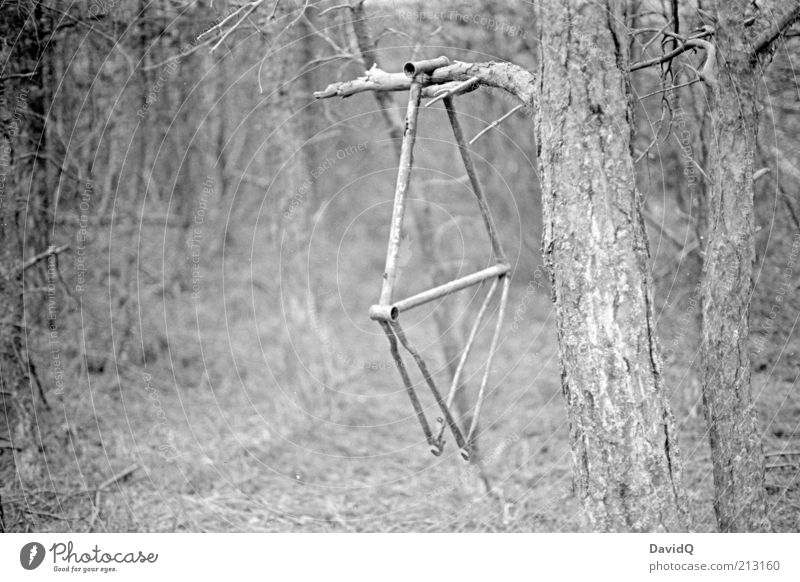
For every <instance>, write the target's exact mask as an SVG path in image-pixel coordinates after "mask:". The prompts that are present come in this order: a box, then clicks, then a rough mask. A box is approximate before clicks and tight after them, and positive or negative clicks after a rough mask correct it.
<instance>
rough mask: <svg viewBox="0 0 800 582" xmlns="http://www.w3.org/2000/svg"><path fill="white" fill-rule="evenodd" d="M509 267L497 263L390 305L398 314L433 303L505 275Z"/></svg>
mask: <svg viewBox="0 0 800 582" xmlns="http://www.w3.org/2000/svg"><path fill="white" fill-rule="evenodd" d="M509 269H510V267H509V266H508V265H504V264H502V263H499V264H497V265H494V266H492V267H489V268H487V269H483V270H482V271H478V272H477V273H473V274H471V275H467V276H466V277H461V278H460V279H456V280H455V281H450V282H449V283H445V284H444V285H439V286H438V287H434V288H433V289H428V290H427V291H423V292H422V293H417V294H416V295H412V296H411V297H409V298H407V299H403V300H401V301H397V302H396V303H394V304H393V305H392V307H394V308H395V309H397V313H398V314H400V313H402V312H403V311H408V310H409V309H412V308H414V307H417V306H419V305H422V304H424V303H428V302H430V301H434V300H436V299H439V298H440V297H444V296H445V295H450V294H451V293H455V292H456V291H461V290H462V289H466V288H467V287H471V286H472V285H477V284H478V283H480V282H481V281H485V280H486V279H491V278H492V277H499V276H500V275H505V274H506V273H508V271H509Z"/></svg>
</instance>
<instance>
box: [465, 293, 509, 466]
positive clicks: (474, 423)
mask: <svg viewBox="0 0 800 582" xmlns="http://www.w3.org/2000/svg"><path fill="white" fill-rule="evenodd" d="M510 282H511V278H510V277H504V278H503V291H502V294H501V295H500V309H499V310H498V313H497V324H496V325H495V328H494V335H493V336H492V343H491V345H490V346H489V355H488V356H487V357H486V370H484V372H483V379H482V380H481V387H480V389H479V390H478V399H477V401H476V402H475V412H474V413H473V414H472V423H470V427H469V432H468V433H467V443H469V444H471V443H472V439H473V438H474V437H475V431H476V429H477V428H478V417H479V416H480V413H481V407H482V406H483V398H484V396H485V393H486V385H487V384H488V383H489V373H490V372H491V370H492V361H493V360H494V354H495V352H496V351H497V342H498V341H499V340H500V329H501V328H502V327H503V319H504V318H505V315H506V304H507V303H508V287H509V284H510ZM466 452H467V455H469V451H466ZM461 456H462V457H463V456H464V454H463V452H462V455H461ZM468 458H469V457H468V456H467V457H465V459H464V460H467V459H468Z"/></svg>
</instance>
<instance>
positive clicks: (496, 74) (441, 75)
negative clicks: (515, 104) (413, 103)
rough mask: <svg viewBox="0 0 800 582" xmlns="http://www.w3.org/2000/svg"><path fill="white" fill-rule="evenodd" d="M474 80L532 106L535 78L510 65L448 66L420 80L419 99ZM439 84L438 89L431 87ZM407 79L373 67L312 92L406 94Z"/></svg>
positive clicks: (329, 94)
mask: <svg viewBox="0 0 800 582" xmlns="http://www.w3.org/2000/svg"><path fill="white" fill-rule="evenodd" d="M472 77H475V78H476V79H477V81H475V86H479V85H484V86H487V87H495V88H498V89H503V90H504V91H507V92H509V93H511V94H512V95H514V96H515V97H517V98H518V99H519V100H520V101H522V102H523V104H525V105H532V104H533V101H534V95H535V93H536V84H535V77H534V75H533V74H532V73H530V72H529V71H526V70H525V69H523V68H522V67H520V66H519V65H514V64H512V63H497V62H493V61H492V62H488V63H464V62H461V61H454V62H453V63H451V64H450V65H447V66H445V67H440V68H438V69H436V70H435V71H433V73H431V75H429V76H426V77H425V79H424V80H423V85H424V86H423V96H426V97H435V96H436V94H438V93H439V92H440V91H442V90H443V89H445V87H444V86H443V85H444V84H446V83H453V87H456V86H457V85H458V84H461V83H463V82H464V81H466V80H468V79H471V78H472ZM435 85H439V86H438V87H433V88H432V86H435ZM410 87H411V78H409V77H407V76H406V75H405V73H387V72H385V71H383V70H381V69H379V68H378V67H376V66H373V67H372V68H371V69H370V70H369V71H367V72H366V74H365V75H364V76H363V77H359V78H357V79H353V80H352V81H339V82H336V83H331V84H330V85H328V86H327V87H326V88H325V89H324V90H322V91H317V92H315V93H314V97H315V98H316V99H327V98H330V97H350V96H351V95H355V94H356V93H363V92H365V91H375V92H386V91H408V90H409V88H410Z"/></svg>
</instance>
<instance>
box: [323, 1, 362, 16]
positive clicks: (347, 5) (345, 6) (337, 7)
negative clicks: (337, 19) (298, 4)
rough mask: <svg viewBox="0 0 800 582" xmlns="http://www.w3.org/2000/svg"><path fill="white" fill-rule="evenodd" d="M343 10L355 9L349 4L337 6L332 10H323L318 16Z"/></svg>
mask: <svg viewBox="0 0 800 582" xmlns="http://www.w3.org/2000/svg"><path fill="white" fill-rule="evenodd" d="M341 8H349V9H350V10H352V9H353V7H352V6H350V4H349V3H345V4H337V5H336V6H331V7H330V8H326V9H325V10H322V11H321V12H319V14H317V16H325V15H326V14H327V13H328V12H333V11H334V10H339V9H341Z"/></svg>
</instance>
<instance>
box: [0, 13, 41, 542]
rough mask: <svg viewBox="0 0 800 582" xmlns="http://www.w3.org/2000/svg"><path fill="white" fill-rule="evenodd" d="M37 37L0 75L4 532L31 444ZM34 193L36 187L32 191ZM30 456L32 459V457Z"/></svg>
mask: <svg viewBox="0 0 800 582" xmlns="http://www.w3.org/2000/svg"><path fill="white" fill-rule="evenodd" d="M24 19H25V14H24V13H23V11H19V12H18V11H17V9H16V8H11V7H8V8H2V9H0V37H2V38H18V37H19V38H23V39H24V38H25V37H24V35H25V34H30V32H27V33H22V36H20V30H21V29H22V28H23V26H24V25H25V20H24ZM31 36H33V35H31ZM35 42H36V39H35V37H33V38H31V39H30V42H26V41H24V40H21V41H20V42H17V43H14V44H5V45H4V46H0V62H1V63H4V64H5V67H4V69H3V72H2V76H4V77H6V78H5V79H3V80H0V532H4V531H6V530H7V529H8V528H9V527H10V526H11V524H10V523H9V522H10V521H11V520H10V516H9V515H8V514H7V513H6V512H5V511H4V506H3V499H2V495H3V493H5V492H8V491H9V490H11V488H13V487H16V486H17V484H18V483H19V481H20V477H19V471H18V469H19V468H21V467H23V466H24V465H23V463H20V462H19V455H20V454H23V453H25V454H27V453H30V451H31V449H32V447H31V446H30V445H31V440H32V434H33V433H32V430H33V422H32V420H31V419H32V414H31V411H32V408H33V395H32V390H31V389H30V386H29V384H28V381H27V374H26V368H25V361H24V360H23V356H22V354H23V341H22V340H23V337H22V334H23V330H24V329H25V328H24V326H23V323H24V305H23V293H22V290H23V283H22V276H23V270H22V260H23V254H22V251H23V244H24V238H23V237H24V235H23V232H24V228H23V227H24V215H23V213H22V208H23V207H22V206H21V204H24V200H25V198H26V194H25V189H24V187H23V180H22V179H21V175H22V170H21V169H20V168H19V166H18V162H17V158H18V157H19V152H18V151H16V147H15V146H17V145H18V144H20V143H26V142H27V143H36V141H34V137H33V136H31V135H27V134H26V130H25V126H26V123H27V122H28V121H29V120H28V119H26V117H29V116H30V114H29V112H28V111H27V109H28V102H29V100H30V99H31V94H30V93H31V90H30V89H28V88H26V85H27V84H28V83H29V81H28V80H27V78H25V77H22V78H14V75H21V74H23V73H27V72H29V71H31V70H33V68H34V66H35V64H36V62H37V61H36V58H35V57H36V45H35ZM28 195H33V192H30V193H28ZM31 460H32V459H28V462H30V461H31Z"/></svg>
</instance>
